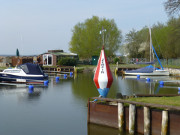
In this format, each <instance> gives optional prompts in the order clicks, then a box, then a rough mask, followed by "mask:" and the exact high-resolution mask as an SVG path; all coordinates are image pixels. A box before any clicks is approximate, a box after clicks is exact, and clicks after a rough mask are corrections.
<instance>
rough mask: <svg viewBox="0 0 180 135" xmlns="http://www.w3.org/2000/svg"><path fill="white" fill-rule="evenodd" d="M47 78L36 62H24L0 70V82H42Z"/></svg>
mask: <svg viewBox="0 0 180 135" xmlns="http://www.w3.org/2000/svg"><path fill="white" fill-rule="evenodd" d="M47 79H48V76H47V75H46V74H44V72H43V71H42V69H41V67H40V66H39V65H38V64H32V63H25V64H21V65H19V66H17V67H15V68H8V69H5V70H3V71H2V72H0V82H3V83H26V84H28V83H43V82H44V81H45V80H47Z"/></svg>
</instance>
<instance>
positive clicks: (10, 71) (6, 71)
mask: <svg viewBox="0 0 180 135" xmlns="http://www.w3.org/2000/svg"><path fill="white" fill-rule="evenodd" d="M4 72H5V73H19V72H20V70H15V69H10V70H4Z"/></svg>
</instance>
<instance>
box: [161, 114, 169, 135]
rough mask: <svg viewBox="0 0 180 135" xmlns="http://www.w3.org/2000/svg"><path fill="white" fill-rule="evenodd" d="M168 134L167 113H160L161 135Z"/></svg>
mask: <svg viewBox="0 0 180 135" xmlns="http://www.w3.org/2000/svg"><path fill="white" fill-rule="evenodd" d="M167 134H168V111H162V126H161V135H167Z"/></svg>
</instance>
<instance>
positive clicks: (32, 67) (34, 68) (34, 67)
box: [18, 63, 44, 75]
mask: <svg viewBox="0 0 180 135" xmlns="http://www.w3.org/2000/svg"><path fill="white" fill-rule="evenodd" d="M18 68H21V69H22V70H23V71H24V72H25V73H26V74H33V75H44V72H43V71H42V70H41V68H40V66H39V65H38V64H32V63H25V64H22V65H19V66H18Z"/></svg>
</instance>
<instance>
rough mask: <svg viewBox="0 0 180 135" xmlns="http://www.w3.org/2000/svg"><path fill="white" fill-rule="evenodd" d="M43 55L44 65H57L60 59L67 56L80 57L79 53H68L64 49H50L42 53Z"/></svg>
mask: <svg viewBox="0 0 180 135" xmlns="http://www.w3.org/2000/svg"><path fill="white" fill-rule="evenodd" d="M41 57H42V58H41V60H42V61H41V63H42V64H43V66H56V65H57V63H58V60H59V59H61V58H65V57H68V58H75V59H78V55H77V54H75V53H67V52H64V51H63V50H48V52H47V53H44V54H42V55H41Z"/></svg>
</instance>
